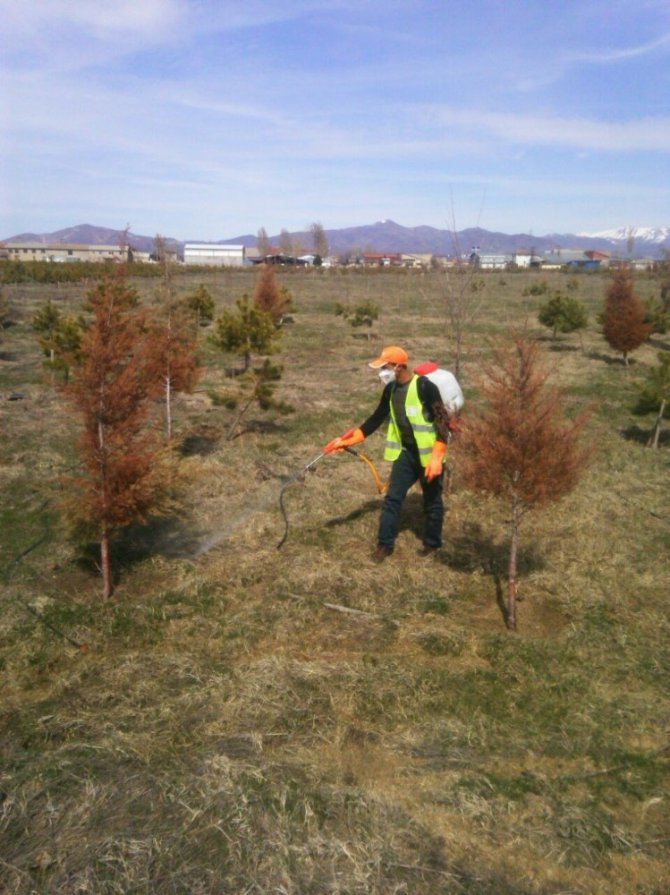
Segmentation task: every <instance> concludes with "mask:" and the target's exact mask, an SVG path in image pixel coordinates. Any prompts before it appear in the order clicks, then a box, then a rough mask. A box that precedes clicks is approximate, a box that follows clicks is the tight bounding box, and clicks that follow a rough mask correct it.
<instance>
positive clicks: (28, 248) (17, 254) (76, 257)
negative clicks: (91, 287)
mask: <svg viewBox="0 0 670 895" xmlns="http://www.w3.org/2000/svg"><path fill="white" fill-rule="evenodd" d="M5 245H6V249H7V256H8V257H9V258H10V259H11V260H12V261H55V262H64V261H127V260H128V249H127V248H126V247H125V246H124V247H123V248H122V247H121V246H118V245H117V246H105V245H83V244H80V243H68V242H58V243H42V242H8V243H6V244H5Z"/></svg>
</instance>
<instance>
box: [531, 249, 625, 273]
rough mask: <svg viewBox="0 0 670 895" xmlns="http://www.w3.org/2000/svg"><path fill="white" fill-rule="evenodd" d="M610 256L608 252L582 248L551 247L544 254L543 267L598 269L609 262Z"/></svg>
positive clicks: (547, 268)
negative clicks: (583, 249)
mask: <svg viewBox="0 0 670 895" xmlns="http://www.w3.org/2000/svg"><path fill="white" fill-rule="evenodd" d="M609 261H610V256H609V255H608V254H607V253H606V252H596V251H586V252H585V251H582V250H581V249H561V248H556V249H551V251H549V252H545V253H544V255H543V256H542V267H543V268H544V269H545V270H556V269H558V268H561V267H569V268H578V269H580V270H598V269H599V268H600V267H602V266H604V265H606V264H609Z"/></svg>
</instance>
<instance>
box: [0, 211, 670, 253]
mask: <svg viewBox="0 0 670 895" xmlns="http://www.w3.org/2000/svg"><path fill="white" fill-rule="evenodd" d="M122 234H123V231H122V230H114V229H110V228H108V227H97V226H92V225H90V224H79V225H77V226H75V227H68V228H66V229H64V230H56V231H55V232H53V233H20V234H18V235H16V236H10V237H8V238H6V239H5V240H3V241H4V242H5V243H12V242H36V243H42V244H47V243H63V242H69V243H83V244H86V245H118V244H119V242H120V239H121V237H122ZM324 234H325V236H326V239H327V240H328V247H329V251H330V253H331V254H332V255H342V254H345V253H350V252H355V251H377V252H406V253H410V254H412V253H414V254H431V255H455V254H462V253H469V252H470V251H471V250H472V248H474V247H477V248H478V249H479V250H480V251H482V252H496V253H511V252H514V251H519V250H522V249H526V250H528V249H533V250H534V251H535V252H536V253H537V254H539V255H542V254H544V253H545V252H550V251H551V250H552V249H558V248H560V249H576V250H581V251H587V250H591V249H593V250H596V251H602V252H608V253H610V254H612V255H620V256H621V257H629V256H632V257H635V258H639V257H654V258H661V257H663V256H664V255H665V254H666V253H670V227H656V228H654V227H638V228H636V227H621V228H619V229H613V230H604V231H601V232H598V233H550V234H547V235H546V236H535V235H533V234H532V233H514V234H509V233H498V232H493V231H490V230H484V229H482V228H480V227H472V228H468V229H465V230H459V231H453V230H439V229H437V228H435V227H428V226H420V227H403V226H402V225H401V224H397V223H395V221H390V220H385V221H378V222H377V223H375V224H367V225H364V226H360V227H345V228H342V229H339V230H327V229H325V228H324ZM289 235H290V237H291V240H292V242H293V245H294V246H300V247H301V250H302V251H309V250H310V248H311V247H312V244H313V239H312V234H311V232H310V231H309V230H303V231H296V232H293V233H290V234H289ZM269 239H270V242H271V243H272V244H273V245H275V246H278V245H279V244H280V240H281V235H280V234H277V235H275V236H270V237H269ZM165 240H166V243H167V244H168V245H169V246H170V247H173V248H176V249H177V251H178V252H179V254H182V253H183V249H184V243H185V242H199V241H202V240H198V239H188V240H179V239H174V238H171V237H165ZM208 241H210V242H211V241H212V240H208ZM129 242H130V245H131V246H132V247H133V248H134V249H136V250H138V251H144V252H150V251H152V250H153V248H154V237H153V236H140V235H138V234H135V233H130V234H129ZM217 243H218V244H220V245H231V244H241V245H244V246H246V247H247V248H253V247H256V246H257V244H258V237H257V235H254V234H250V233H247V234H243V235H241V236H235V237H231V238H227V239H220V240H217Z"/></svg>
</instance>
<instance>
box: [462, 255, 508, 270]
mask: <svg viewBox="0 0 670 895" xmlns="http://www.w3.org/2000/svg"><path fill="white" fill-rule="evenodd" d="M513 263H514V256H513V255H505V254H502V253H501V254H494V253H492V252H480V251H477V250H473V251H472V254H471V255H470V264H472V265H473V266H474V267H478V268H479V269H480V270H505V269H506V268H508V267H509V265H510V264H513Z"/></svg>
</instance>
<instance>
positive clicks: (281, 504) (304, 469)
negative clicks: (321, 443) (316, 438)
mask: <svg viewBox="0 0 670 895" xmlns="http://www.w3.org/2000/svg"><path fill="white" fill-rule="evenodd" d="M324 456H325V451H324V452H323V453H321V454H319V456H318V457H315V458H314V459H313V460H311V461H310V462H309V463H308V464H307V466H303V467H302V469H301V470H300V471H299V472H296V474H295V475H293V476H291V478H290V479H289V480H288V481H287V482H284V484H283V485H282V489H281V491H280V492H279V509H280V510H281V513H282V516H283V517H284V534H283V536H282V539H281V541H280V542H279V543H278V544H277V550H279V549H280V548H281V547H283V545H284V542H285V541H286V538H287V537H288V515H287V513H286V507H285V506H284V491H286V489H287V488H288V486H289V485H292V484H293V483H294V482H297V481H298V479H300V478H302V477H303V475H304V474H305V473H306V472H307V471H308V470H309V469H311V468H312V466H314V464H315V463H318V461H319V460H320V459H321V458H322V457H324Z"/></svg>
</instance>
